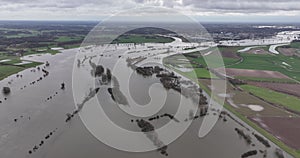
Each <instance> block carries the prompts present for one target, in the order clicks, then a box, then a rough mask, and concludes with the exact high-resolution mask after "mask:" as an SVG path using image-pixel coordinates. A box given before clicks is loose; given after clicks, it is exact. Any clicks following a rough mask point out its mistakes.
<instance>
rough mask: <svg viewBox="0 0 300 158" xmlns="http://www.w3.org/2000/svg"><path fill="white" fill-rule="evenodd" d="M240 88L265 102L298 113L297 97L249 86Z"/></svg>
mask: <svg viewBox="0 0 300 158" xmlns="http://www.w3.org/2000/svg"><path fill="white" fill-rule="evenodd" d="M241 87H242V88H243V89H244V90H247V91H249V92H251V93H252V94H254V95H255V96H259V97H260V98H263V99H265V100H266V101H269V102H271V103H275V104H279V105H281V106H284V107H286V108H288V109H291V110H295V111H298V112H300V106H299V103H300V99H299V98H297V97H294V96H290V95H287V94H284V93H279V92H275V91H272V90H268V89H265V88H260V87H255V86H251V85H242V86H241Z"/></svg>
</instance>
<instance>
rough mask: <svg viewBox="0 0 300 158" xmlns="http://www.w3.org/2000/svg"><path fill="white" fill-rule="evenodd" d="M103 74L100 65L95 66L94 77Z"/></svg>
mask: <svg viewBox="0 0 300 158" xmlns="http://www.w3.org/2000/svg"><path fill="white" fill-rule="evenodd" d="M103 72H104V68H103V66H102V65H97V66H96V70H95V76H101V75H102V74H103Z"/></svg>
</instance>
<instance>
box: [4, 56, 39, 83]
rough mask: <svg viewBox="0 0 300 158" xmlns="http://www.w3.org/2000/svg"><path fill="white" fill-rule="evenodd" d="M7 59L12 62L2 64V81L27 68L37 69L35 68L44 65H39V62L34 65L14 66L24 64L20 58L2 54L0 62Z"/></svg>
mask: <svg viewBox="0 0 300 158" xmlns="http://www.w3.org/2000/svg"><path fill="white" fill-rule="evenodd" d="M5 59H9V60H10V61H7V62H2V63H0V80H2V79H4V78H6V77H8V76H10V75H12V74H15V73H18V72H20V71H23V70H25V69H27V68H31V67H35V66H38V65H40V64H42V63H38V62H32V63H28V64H24V65H14V64H17V63H21V62H22V61H21V60H20V58H19V57H16V56H7V55H3V54H1V55H0V61H1V60H5Z"/></svg>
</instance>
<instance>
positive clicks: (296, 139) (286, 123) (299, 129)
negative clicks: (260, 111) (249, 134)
mask: <svg viewBox="0 0 300 158" xmlns="http://www.w3.org/2000/svg"><path fill="white" fill-rule="evenodd" d="M250 119H251V120H252V121H254V122H255V123H257V124H258V125H259V126H261V127H262V128H264V129H265V130H267V131H269V132H270V133H272V134H273V135H274V136H276V137H277V138H278V139H280V140H281V141H282V142H284V143H285V144H287V145H288V146H290V147H292V148H294V149H297V150H299V149H300V118H299V117H293V118H289V117H253V118H250Z"/></svg>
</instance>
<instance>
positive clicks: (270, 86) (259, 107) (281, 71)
mask: <svg viewBox="0 0 300 158" xmlns="http://www.w3.org/2000/svg"><path fill="white" fill-rule="evenodd" d="M243 48H244V47H220V54H221V55H222V57H223V59H224V60H223V61H224V65H225V68H226V72H227V75H229V76H231V77H233V78H235V79H238V80H242V81H244V82H243V84H241V85H232V84H231V83H229V82H228V83H227V95H226V102H225V107H226V108H227V109H229V110H230V111H232V112H233V113H235V114H236V115H237V116H239V117H240V118H241V119H243V120H244V121H245V122H247V123H248V124H249V125H251V126H252V127H254V128H256V129H257V130H259V131H261V132H262V134H264V135H265V136H267V137H268V138H269V139H270V140H272V141H273V142H275V143H276V144H278V145H279V146H280V147H282V148H283V149H285V150H286V151H289V153H291V154H293V155H294V156H295V157H297V156H299V153H298V152H297V150H298V149H299V148H298V147H299V146H298V145H297V141H295V140H298V139H299V137H298V136H297V138H295V139H292V138H291V137H289V136H287V134H286V133H282V131H280V130H278V131H277V132H279V133H276V132H274V131H276V130H277V129H276V128H277V126H276V125H275V124H274V123H275V122H276V120H275V119H274V120H273V121H272V119H273V118H276V119H277V121H279V122H285V121H286V120H288V118H291V119H293V121H294V122H297V123H296V124H298V123H299V119H297V118H298V117H299V115H298V114H299V112H300V106H299V103H300V99H299V97H298V90H297V87H298V86H299V85H300V84H299V81H300V58H299V57H297V56H287V55H284V54H279V55H274V54H271V53H270V52H268V48H269V47H268V46H265V47H257V48H252V49H250V50H249V51H246V52H243V53H238V52H237V51H238V50H240V49H243ZM206 52H209V51H206ZM199 54H200V53H199V52H193V53H189V54H184V58H185V59H188V60H189V62H190V63H191V64H192V65H193V67H194V70H195V72H196V74H197V77H196V78H197V79H198V81H199V84H200V85H201V86H202V87H204V89H205V90H206V91H208V92H210V91H211V90H212V89H211V81H210V79H209V78H207V77H210V76H207V74H208V73H207V72H201V71H199V68H195V66H198V65H201V66H202V69H203V68H207V64H206V63H205V61H206V60H205V58H206V59H209V61H211V62H213V69H214V70H218V67H222V64H220V63H217V62H218V60H217V58H218V56H216V54H215V53H210V54H208V53H201V54H205V55H206V56H201V55H199ZM207 54H208V55H207ZM180 58H183V57H180V56H179V55H178V56H175V57H174V56H173V57H171V58H167V59H166V61H168V63H172V62H171V60H172V59H176V60H177V61H178V59H180ZM174 61H175V60H174ZM173 64H174V65H173V67H175V68H176V65H178V63H176V62H174V63H173ZM197 69H198V70H197ZM197 71H198V73H197ZM190 73H191V74H192V72H189V73H187V72H181V74H183V75H185V76H187V77H189V78H192V79H193V80H195V76H193V75H191V74H190ZM203 76H205V77H203ZM211 79H213V78H212V77H211ZM258 118H261V120H265V121H266V120H267V119H268V120H267V121H269V122H271V123H269V122H268V127H269V128H268V129H265V127H264V126H263V125H262V124H261V123H260V122H258V121H256V120H258ZM265 118H266V119H265ZM284 127H285V128H286V129H292V128H296V127H295V124H285V125H284ZM261 128H263V129H261ZM297 128H298V127H297ZM265 130H267V131H265ZM270 133H271V134H272V136H271V135H270ZM293 136H295V133H294V134H293Z"/></svg>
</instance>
